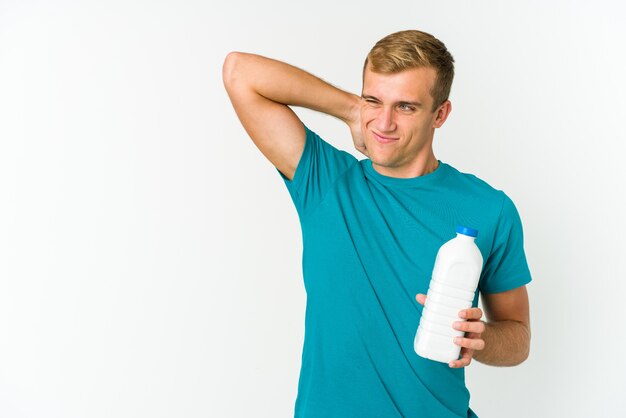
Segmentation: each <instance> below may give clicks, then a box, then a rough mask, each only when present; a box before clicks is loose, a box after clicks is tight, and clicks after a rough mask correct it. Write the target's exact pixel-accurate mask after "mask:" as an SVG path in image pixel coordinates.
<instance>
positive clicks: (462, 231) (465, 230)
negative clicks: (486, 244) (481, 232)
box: [456, 225, 478, 238]
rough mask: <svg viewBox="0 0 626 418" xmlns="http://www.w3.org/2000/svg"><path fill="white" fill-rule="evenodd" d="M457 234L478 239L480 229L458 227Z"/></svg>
mask: <svg viewBox="0 0 626 418" xmlns="http://www.w3.org/2000/svg"><path fill="white" fill-rule="evenodd" d="M456 232H458V233H459V234H463V235H467V236H468V237H474V238H476V237H477V236H478V229H472V228H468V227H466V226H461V225H459V226H457V227H456Z"/></svg>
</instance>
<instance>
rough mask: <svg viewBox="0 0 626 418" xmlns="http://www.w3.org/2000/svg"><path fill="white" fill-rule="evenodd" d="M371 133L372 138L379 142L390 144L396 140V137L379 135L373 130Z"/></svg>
mask: <svg viewBox="0 0 626 418" xmlns="http://www.w3.org/2000/svg"><path fill="white" fill-rule="evenodd" d="M372 134H373V135H374V138H375V139H376V141H378V142H379V143H381V144H390V143H392V142H395V141H397V140H398V138H394V137H389V136H384V135H380V134H377V133H376V132H374V131H372Z"/></svg>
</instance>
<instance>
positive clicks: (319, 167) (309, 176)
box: [278, 126, 358, 216]
mask: <svg viewBox="0 0 626 418" xmlns="http://www.w3.org/2000/svg"><path fill="white" fill-rule="evenodd" d="M304 129H305V132H306V142H305V144H304V150H303V151H302V156H301V157H300V161H299V162H298V166H297V167H296V172H295V173H294V176H293V179H292V180H289V179H288V178H287V177H285V176H284V175H283V174H282V173H281V172H280V171H278V173H279V174H280V176H281V177H282V178H283V180H284V182H285V185H286V186H287V189H288V190H289V194H290V195H291V199H292V200H293V203H294V205H295V206H296V209H297V211H298V214H299V216H303V215H304V214H305V213H307V212H310V211H311V210H312V209H314V208H315V207H316V206H317V205H318V204H319V203H320V202H321V201H322V199H323V198H324V196H325V195H326V193H328V191H329V190H331V189H332V187H333V184H334V183H335V181H336V180H337V179H338V178H339V177H340V176H341V175H342V174H343V173H345V172H346V171H347V170H348V169H349V168H350V167H352V166H354V165H355V164H356V163H357V162H358V160H357V159H356V158H355V157H354V156H353V155H351V154H349V153H347V152H345V151H340V150H338V149H337V148H335V147H333V146H332V145H330V144H329V143H328V142H326V141H324V140H323V139H322V138H320V137H319V136H318V135H317V134H316V133H315V132H313V131H311V130H310V129H309V128H308V127H306V126H305V127H304Z"/></svg>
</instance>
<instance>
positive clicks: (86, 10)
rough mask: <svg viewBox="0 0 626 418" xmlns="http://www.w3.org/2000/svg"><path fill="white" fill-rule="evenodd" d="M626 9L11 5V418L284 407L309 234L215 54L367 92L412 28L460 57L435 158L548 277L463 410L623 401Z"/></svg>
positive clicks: (5, 29) (584, 412)
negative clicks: (524, 335) (466, 176)
mask: <svg viewBox="0 0 626 418" xmlns="http://www.w3.org/2000/svg"><path fill="white" fill-rule="evenodd" d="M625 11H626V8H625V6H624V5H623V3H620V2H618V1H615V2H608V1H600V2H594V4H592V2H573V1H568V2H565V1H560V2H538V1H526V2H496V1H492V2H488V1H474V2H462V1H450V2H420V1H411V2H403V3H397V2H396V3H394V2H391V3H390V2H374V1H371V0H362V1H358V2H357V1H353V2H345V3H341V2H337V1H318V2H316V3H310V4H309V5H308V6H303V5H301V4H300V3H297V2H292V1H286V0H285V1H267V2H263V1H260V2H253V1H252V0H244V1H240V2H225V3H223V4H213V3H211V2H204V1H199V0H197V1H187V2H179V1H173V0H170V1H139V0H134V1H122V0H116V1H101V2H96V1H83V2H79V1H53V2H52V1H19V0H0V416H2V417H10V418H21V417H29V418H30V417H45V418H53V417H63V418H74V417H76V418H79V417H81V418H82V417H118V418H123V417H148V416H149V417H155V418H156V417H252V416H254V417H287V416H292V415H293V402H294V398H295V395H296V385H297V378H298V371H299V364H300V363H299V362H300V350H301V344H302V337H303V313H304V303H305V294H304V289H303V286H302V281H301V272H300V266H301V264H300V254H301V240H300V235H299V234H300V230H299V226H298V221H297V216H296V213H295V210H294V209H293V207H292V206H291V201H290V199H289V196H288V194H287V191H286V189H285V188H284V186H283V185H282V182H281V181H280V179H279V177H278V175H277V174H276V172H275V171H274V169H273V168H272V167H271V166H270V165H269V163H267V162H266V161H265V160H264V159H263V158H262V156H261V155H260V153H259V152H258V151H257V150H256V149H255V148H254V146H253V145H252V143H251V142H250V141H249V140H248V139H247V137H246V135H245V132H244V131H243V129H242V128H241V127H240V125H239V124H238V122H237V119H236V117H235V114H234V112H233V111H232V108H231V107H230V104H229V102H228V100H227V97H226V94H225V92H224V90H223V87H222V84H221V65H222V61H223V59H224V57H225V55H226V54H227V52H228V51H231V50H243V51H250V52H256V53H260V54H265V55H269V56H272V57H275V58H279V59H282V60H285V61H287V62H290V63H292V64H295V65H298V66H299V67H302V68H305V69H307V70H309V71H311V72H313V73H315V74H317V75H319V76H321V77H322V78H324V79H326V80H329V81H331V82H332V83H334V84H336V85H339V86H341V87H343V88H346V89H349V90H352V91H355V92H358V90H359V89H360V69H361V65H362V60H363V58H364V56H365V54H366V53H367V51H368V50H369V48H370V47H371V46H372V44H373V43H374V42H375V41H376V40H378V39H379V38H381V37H382V36H384V35H386V34H388V33H391V32H394V31H397V30H401V29H407V28H419V29H422V30H426V31H428V32H431V33H433V34H435V35H436V36H437V37H439V38H440V39H442V40H443V41H444V42H445V43H446V45H447V46H448V48H449V49H450V50H451V51H452V53H453V55H454V56H455V58H456V61H457V77H456V80H455V84H454V86H453V93H452V101H453V113H452V115H451V118H450V119H449V120H448V122H447V123H446V125H445V126H444V127H443V128H442V129H441V130H440V131H439V132H438V133H437V135H436V152H437V156H438V157H439V158H440V159H442V160H444V161H446V162H449V163H451V164H453V165H456V166H457V167H459V168H460V169H462V170H464V171H469V172H473V173H475V174H477V175H479V176H480V177H483V178H484V179H486V180H487V181H489V182H490V183H491V184H492V185H494V186H495V187H498V188H501V189H504V190H505V191H507V193H508V194H509V195H510V196H511V197H512V198H513V199H514V201H515V202H516V204H517V206H518V209H519V210H520V213H521V215H522V219H523V222H524V226H525V234H526V250H527V256H528V259H529V262H530V265H531V269H532V273H533V276H534V282H533V283H532V284H531V285H530V286H529V292H530V297H531V314H532V329H533V342H532V354H531V357H530V359H529V360H528V361H527V362H526V363H524V364H523V365H521V366H519V367H516V368H502V369H500V368H491V367H486V366H482V365H480V364H478V363H476V362H474V363H473V364H472V365H471V366H470V367H469V368H468V369H467V382H468V386H469V387H470V390H471V392H472V407H473V408H474V409H475V410H476V411H477V412H478V414H479V415H480V416H481V418H489V417H497V418H499V417H512V418H515V417H528V416H532V417H565V416H567V417H589V416H602V417H619V416H624V414H625V412H624V410H626V400H625V397H624V396H623V394H624V390H625V389H626V385H625V384H624V375H625V374H626V360H625V358H624V354H623V347H624V342H625V338H624V331H623V329H624V324H623V322H624V321H623V320H622V318H623V314H622V306H623V303H622V301H623V300H624V297H623V295H624V294H625V293H626V284H625V283H626V268H625V267H624V265H625V261H624V260H625V257H624V249H625V246H624V244H623V239H622V235H623V231H622V229H623V228H624V225H625V224H624V221H623V215H624V213H625V212H626V197H625V196H626V193H625V192H624V189H625V187H624V181H623V180H622V179H624V175H625V174H626V173H625V172H626V169H625V168H624V164H623V161H624V157H623V155H624V151H625V147H624V143H625V140H626V135H625V134H624V130H623V120H624V114H625V110H626V105H625V97H626V84H625V82H624V76H623V74H626V59H625V58H624V54H623V48H624V39H626V29H625V26H624V25H623V22H624V15H625V13H624V12H625ZM298 112H299V114H300V115H301V116H302V117H303V118H304V120H305V121H306V122H307V123H308V124H309V125H311V126H312V127H314V128H315V129H316V130H317V131H318V132H319V133H320V134H321V135H322V136H324V137H326V138H327V139H329V140H330V139H331V138H332V140H331V142H333V143H334V144H335V145H337V146H339V147H341V148H345V149H348V150H349V149H350V146H351V141H350V137H349V133H348V130H347V129H346V128H345V127H343V126H342V125H341V124H340V123H339V122H337V121H335V120H333V119H332V118H329V117H326V116H321V115H315V114H313V113H312V112H308V111H301V110H299V111H298ZM354 153H355V155H357V154H356V151H354Z"/></svg>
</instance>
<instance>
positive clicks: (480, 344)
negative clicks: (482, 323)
mask: <svg viewBox="0 0 626 418" xmlns="http://www.w3.org/2000/svg"><path fill="white" fill-rule="evenodd" d="M454 343H455V344H456V345H459V346H461V347H465V348H470V349H472V350H482V349H483V348H485V341H484V340H481V339H480V338H463V337H455V338H454Z"/></svg>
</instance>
